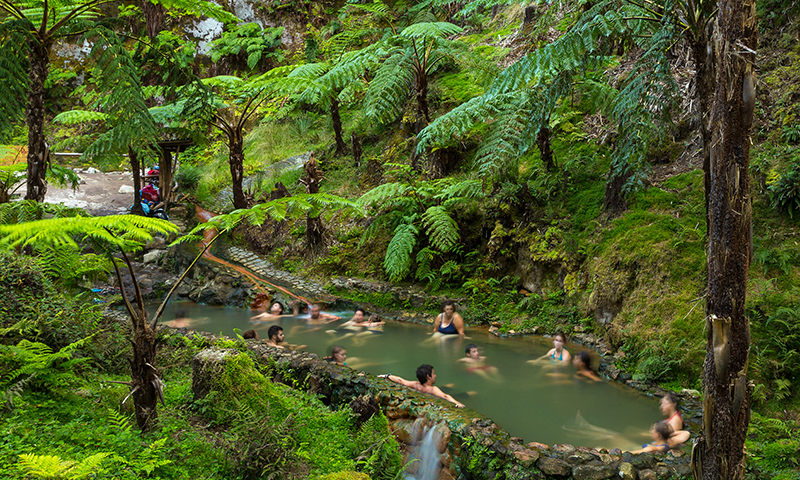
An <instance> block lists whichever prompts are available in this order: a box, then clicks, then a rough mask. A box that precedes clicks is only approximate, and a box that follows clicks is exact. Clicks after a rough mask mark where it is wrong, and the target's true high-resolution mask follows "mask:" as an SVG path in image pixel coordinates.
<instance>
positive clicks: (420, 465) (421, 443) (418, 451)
mask: <svg viewBox="0 0 800 480" xmlns="http://www.w3.org/2000/svg"><path fill="white" fill-rule="evenodd" d="M413 431H414V435H413V438H414V443H413V446H412V448H411V451H410V452H409V457H408V471H407V476H406V477H405V478H406V480H438V478H439V471H440V470H441V462H440V459H441V457H442V455H441V453H439V448H440V447H441V446H440V445H439V444H440V443H441V441H442V435H441V434H440V433H439V431H438V430H437V428H436V425H425V424H424V422H423V419H422V418H418V419H417V420H416V421H415V422H414V429H413Z"/></svg>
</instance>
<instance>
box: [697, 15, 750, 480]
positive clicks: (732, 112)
mask: <svg viewBox="0 0 800 480" xmlns="http://www.w3.org/2000/svg"><path fill="white" fill-rule="evenodd" d="M718 7H719V17H718V26H717V29H716V31H715V33H714V42H713V43H714V45H715V51H714V57H715V61H716V68H715V71H716V77H717V81H716V92H715V95H714V106H713V109H712V114H711V149H710V169H709V171H710V174H711V175H710V195H709V201H708V203H709V212H708V217H709V225H708V241H709V246H708V294H707V298H706V327H707V329H706V330H707V332H708V338H707V340H708V344H707V347H706V359H705V365H704V368H703V389H704V402H705V404H704V407H705V408H704V411H703V421H704V440H703V441H701V442H700V443H699V444H698V446H697V449H696V450H697V451H696V452H695V455H693V466H694V467H695V468H694V470H695V471H696V472H697V473H698V474H699V473H700V472H702V475H701V476H702V478H703V479H704V480H717V479H723V480H728V479H735V480H739V479H744V475H745V456H744V441H745V436H746V434H747V426H748V423H749V419H750V395H751V387H750V386H749V384H748V381H747V358H748V352H749V349H750V324H749V321H748V319H747V317H746V316H745V292H746V288H747V274H748V271H749V269H750V262H751V256H752V206H751V199H750V175H749V164H750V136H749V133H750V127H751V124H752V119H753V107H754V105H755V91H754V78H753V75H754V72H753V62H754V60H755V48H756V43H757V37H756V16H755V12H756V3H755V0H745V1H744V2H742V1H741V0H720V1H719V3H718Z"/></svg>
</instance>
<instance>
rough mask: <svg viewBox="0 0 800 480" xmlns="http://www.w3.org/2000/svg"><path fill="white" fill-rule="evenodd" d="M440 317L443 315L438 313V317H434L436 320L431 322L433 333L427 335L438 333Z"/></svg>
mask: <svg viewBox="0 0 800 480" xmlns="http://www.w3.org/2000/svg"><path fill="white" fill-rule="evenodd" d="M442 315H444V314H443V313H440V314H439V315H436V319H435V320H434V321H433V331H432V332H431V333H429V335H433V334H434V333H436V332H438V331H439V325H441V323H442Z"/></svg>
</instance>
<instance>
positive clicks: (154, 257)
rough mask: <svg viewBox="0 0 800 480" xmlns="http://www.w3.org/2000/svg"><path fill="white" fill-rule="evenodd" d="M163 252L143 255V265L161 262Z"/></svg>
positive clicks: (152, 251)
mask: <svg viewBox="0 0 800 480" xmlns="http://www.w3.org/2000/svg"><path fill="white" fill-rule="evenodd" d="M164 253H165V251H164V250H150V251H149V252H147V253H145V254H144V257H143V258H144V259H143V262H144V263H158V262H159V260H161V257H163V256H164Z"/></svg>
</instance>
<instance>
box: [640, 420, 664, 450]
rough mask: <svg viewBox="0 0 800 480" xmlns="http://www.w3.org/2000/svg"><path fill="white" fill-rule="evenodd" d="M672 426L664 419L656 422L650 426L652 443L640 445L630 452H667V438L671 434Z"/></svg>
mask: <svg viewBox="0 0 800 480" xmlns="http://www.w3.org/2000/svg"><path fill="white" fill-rule="evenodd" d="M672 433H673V432H672V427H670V426H669V423H667V421H666V420H661V421H660V422H656V423H654V424H653V426H652V427H650V435H652V437H653V443H648V444H647V445H642V448H640V449H639V450H634V451H632V452H631V453H649V452H654V453H667V452H668V451H669V450H670V449H671V448H672V447H670V445H669V443H668V442H667V439H669V437H670V436H671V435H672Z"/></svg>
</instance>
